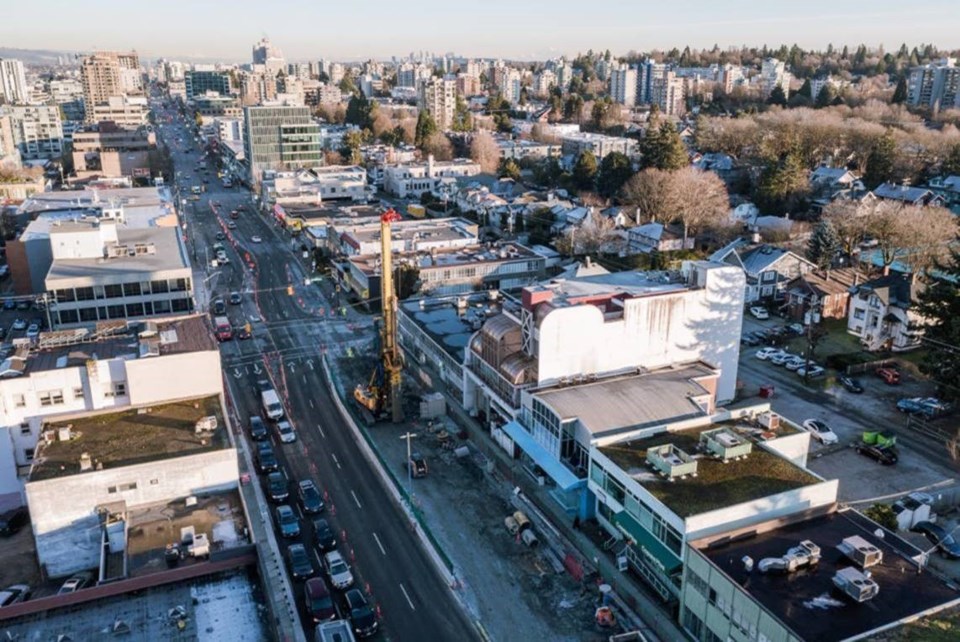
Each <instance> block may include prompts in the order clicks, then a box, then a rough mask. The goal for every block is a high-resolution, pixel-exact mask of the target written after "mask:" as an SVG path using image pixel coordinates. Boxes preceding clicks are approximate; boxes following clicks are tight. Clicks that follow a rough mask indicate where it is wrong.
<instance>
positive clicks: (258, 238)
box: [250, 234, 263, 243]
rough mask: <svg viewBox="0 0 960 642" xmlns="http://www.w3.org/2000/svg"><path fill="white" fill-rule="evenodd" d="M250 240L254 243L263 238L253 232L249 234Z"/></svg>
mask: <svg viewBox="0 0 960 642" xmlns="http://www.w3.org/2000/svg"><path fill="white" fill-rule="evenodd" d="M250 240H251V241H253V242H254V243H260V242H262V241H263V239H262V238H260V237H259V236H257V235H256V234H254V235H253V236H251V237H250Z"/></svg>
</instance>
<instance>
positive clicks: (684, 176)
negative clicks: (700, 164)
mask: <svg viewBox="0 0 960 642" xmlns="http://www.w3.org/2000/svg"><path fill="white" fill-rule="evenodd" d="M670 184H671V188H670V190H669V192H668V194H669V196H670V198H669V200H668V202H667V204H668V205H670V206H672V212H671V216H672V220H674V221H679V222H680V223H681V224H682V225H683V240H684V242H686V240H687V236H688V234H689V233H691V232H698V231H701V230H703V229H705V228H709V227H722V226H723V225H724V224H725V223H726V221H727V220H729V212H730V198H729V196H728V195H727V187H726V185H724V183H723V181H722V180H721V179H720V177H719V176H717V175H716V174H715V173H714V172H705V171H703V170H700V169H697V168H696V167H690V166H688V167H684V168H683V169H680V170H677V171H676V172H672V173H671V174H670Z"/></svg>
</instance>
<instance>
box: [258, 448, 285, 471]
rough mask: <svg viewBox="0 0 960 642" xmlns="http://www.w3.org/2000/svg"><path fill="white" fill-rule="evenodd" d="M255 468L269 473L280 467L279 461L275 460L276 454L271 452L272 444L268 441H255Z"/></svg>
mask: <svg viewBox="0 0 960 642" xmlns="http://www.w3.org/2000/svg"><path fill="white" fill-rule="evenodd" d="M256 460H257V468H259V469H260V472H261V473H271V472H273V471H275V470H279V469H280V463H279V462H278V461H277V454H276V453H275V452H273V446H271V445H270V442H267V441H261V442H257V456H256Z"/></svg>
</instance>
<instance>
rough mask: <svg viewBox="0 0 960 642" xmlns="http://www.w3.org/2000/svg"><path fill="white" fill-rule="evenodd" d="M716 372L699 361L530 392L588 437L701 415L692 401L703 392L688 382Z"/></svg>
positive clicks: (704, 389) (693, 383)
mask: <svg viewBox="0 0 960 642" xmlns="http://www.w3.org/2000/svg"><path fill="white" fill-rule="evenodd" d="M717 374H718V373H717V371H716V370H714V369H713V368H710V367H709V366H707V365H706V364H703V363H695V364H690V365H687V366H684V367H678V368H675V369H674V368H667V369H663V370H656V371H653V372H649V373H643V374H634V375H630V376H622V377H612V378H607V379H599V380H597V381H593V382H582V383H577V385H571V386H553V387H551V388H547V389H540V390H537V391H535V392H533V393H532V394H533V395H534V396H535V397H537V398H538V399H540V400H541V401H543V403H545V404H546V405H548V406H549V407H550V408H552V409H553V410H554V412H556V413H557V414H558V415H559V416H560V417H561V418H562V419H573V418H575V417H576V418H577V419H579V421H580V424H581V425H582V426H583V427H584V428H586V429H587V430H588V431H590V433H591V434H592V435H593V436H594V437H601V436H609V435H615V434H617V433H618V432H625V431H630V430H637V429H638V428H644V427H648V426H649V427H653V426H660V425H663V424H664V423H666V422H668V421H682V420H685V419H692V418H694V417H701V416H702V417H705V416H706V412H704V410H703V409H701V408H700V406H698V405H697V404H696V403H694V401H693V399H692V398H693V397H704V396H706V395H709V391H708V390H707V389H706V388H704V387H703V386H702V385H700V384H699V383H697V382H696V381H694V379H697V378H701V377H711V376H716V375H717Z"/></svg>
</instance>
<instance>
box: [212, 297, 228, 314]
mask: <svg viewBox="0 0 960 642" xmlns="http://www.w3.org/2000/svg"><path fill="white" fill-rule="evenodd" d="M213 313H214V314H216V315H223V314H226V313H227V305H226V304H225V303H224V302H223V299H214V300H213Z"/></svg>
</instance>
